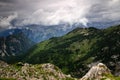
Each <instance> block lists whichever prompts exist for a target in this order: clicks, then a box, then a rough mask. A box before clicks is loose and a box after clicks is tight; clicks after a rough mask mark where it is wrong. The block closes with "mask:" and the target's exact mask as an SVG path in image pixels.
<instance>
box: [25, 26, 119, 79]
mask: <svg viewBox="0 0 120 80" xmlns="http://www.w3.org/2000/svg"><path fill="white" fill-rule="evenodd" d="M119 36H120V25H118V26H112V27H109V28H107V29H96V28H93V27H90V28H76V29H74V30H73V31H71V32H69V33H68V34H66V35H64V36H62V37H53V38H51V39H49V40H46V41H43V42H41V43H39V44H37V45H35V46H33V47H32V48H30V50H29V51H28V52H27V53H26V55H25V56H24V59H23V61H24V62H28V63H32V64H36V63H37V64H38V63H52V64H55V65H56V66H58V67H59V68H61V69H62V71H63V72H65V73H70V74H71V75H72V76H74V77H82V76H83V75H85V73H86V72H87V71H88V70H89V68H90V66H91V65H92V64H94V63H97V62H103V63H104V64H106V65H107V66H108V67H109V68H110V69H111V70H112V73H114V75H117V76H119V75H120V73H119V72H120V68H119V67H120V37H119Z"/></svg>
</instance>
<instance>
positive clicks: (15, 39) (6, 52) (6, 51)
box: [0, 30, 34, 60]
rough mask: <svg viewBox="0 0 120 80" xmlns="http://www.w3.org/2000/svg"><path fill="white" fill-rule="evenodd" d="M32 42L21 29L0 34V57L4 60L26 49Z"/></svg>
mask: <svg viewBox="0 0 120 80" xmlns="http://www.w3.org/2000/svg"><path fill="white" fill-rule="evenodd" d="M33 44H34V42H32V41H31V40H29V39H28V37H27V36H26V35H24V33H23V32H22V31H21V30H17V31H16V32H15V33H12V34H9V35H7V36H0V58H1V59H3V60H6V59H7V58H8V57H10V56H16V55H19V54H21V53H24V52H25V51H27V50H28V49H29V48H30V47H31V46H32V45H33Z"/></svg>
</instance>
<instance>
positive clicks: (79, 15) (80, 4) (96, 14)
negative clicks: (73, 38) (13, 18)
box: [23, 0, 120, 26]
mask: <svg viewBox="0 0 120 80" xmlns="http://www.w3.org/2000/svg"><path fill="white" fill-rule="evenodd" d="M45 1H46V2H45ZM45 1H43V3H44V4H42V3H41V5H40V7H38V5H37V8H38V9H37V10H36V11H35V12H33V14H32V15H30V17H28V19H26V20H24V21H23V24H43V25H56V24H60V23H69V24H73V23H81V24H83V25H84V26H87V23H88V22H104V21H114V20H120V16H119V14H120V7H119V5H120V0H56V2H55V3H54V2H53V1H54V0H51V2H48V0H45ZM41 2H42V1H41Z"/></svg>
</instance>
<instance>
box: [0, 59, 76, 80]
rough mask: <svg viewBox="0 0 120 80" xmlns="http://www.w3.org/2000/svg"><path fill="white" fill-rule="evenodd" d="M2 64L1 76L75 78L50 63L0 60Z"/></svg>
mask: <svg viewBox="0 0 120 80" xmlns="http://www.w3.org/2000/svg"><path fill="white" fill-rule="evenodd" d="M0 64H1V65H0V78H13V79H16V80H74V79H73V78H71V77H70V76H67V75H65V74H63V73H62V72H61V70H60V69H59V68H58V67H56V66H54V65H52V64H50V63H47V64H39V65H31V64H27V63H25V64H23V63H18V64H16V65H8V64H6V63H4V62H1V61H0Z"/></svg>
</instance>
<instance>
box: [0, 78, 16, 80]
mask: <svg viewBox="0 0 120 80" xmlns="http://www.w3.org/2000/svg"><path fill="white" fill-rule="evenodd" d="M0 80H16V79H13V78H0Z"/></svg>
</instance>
